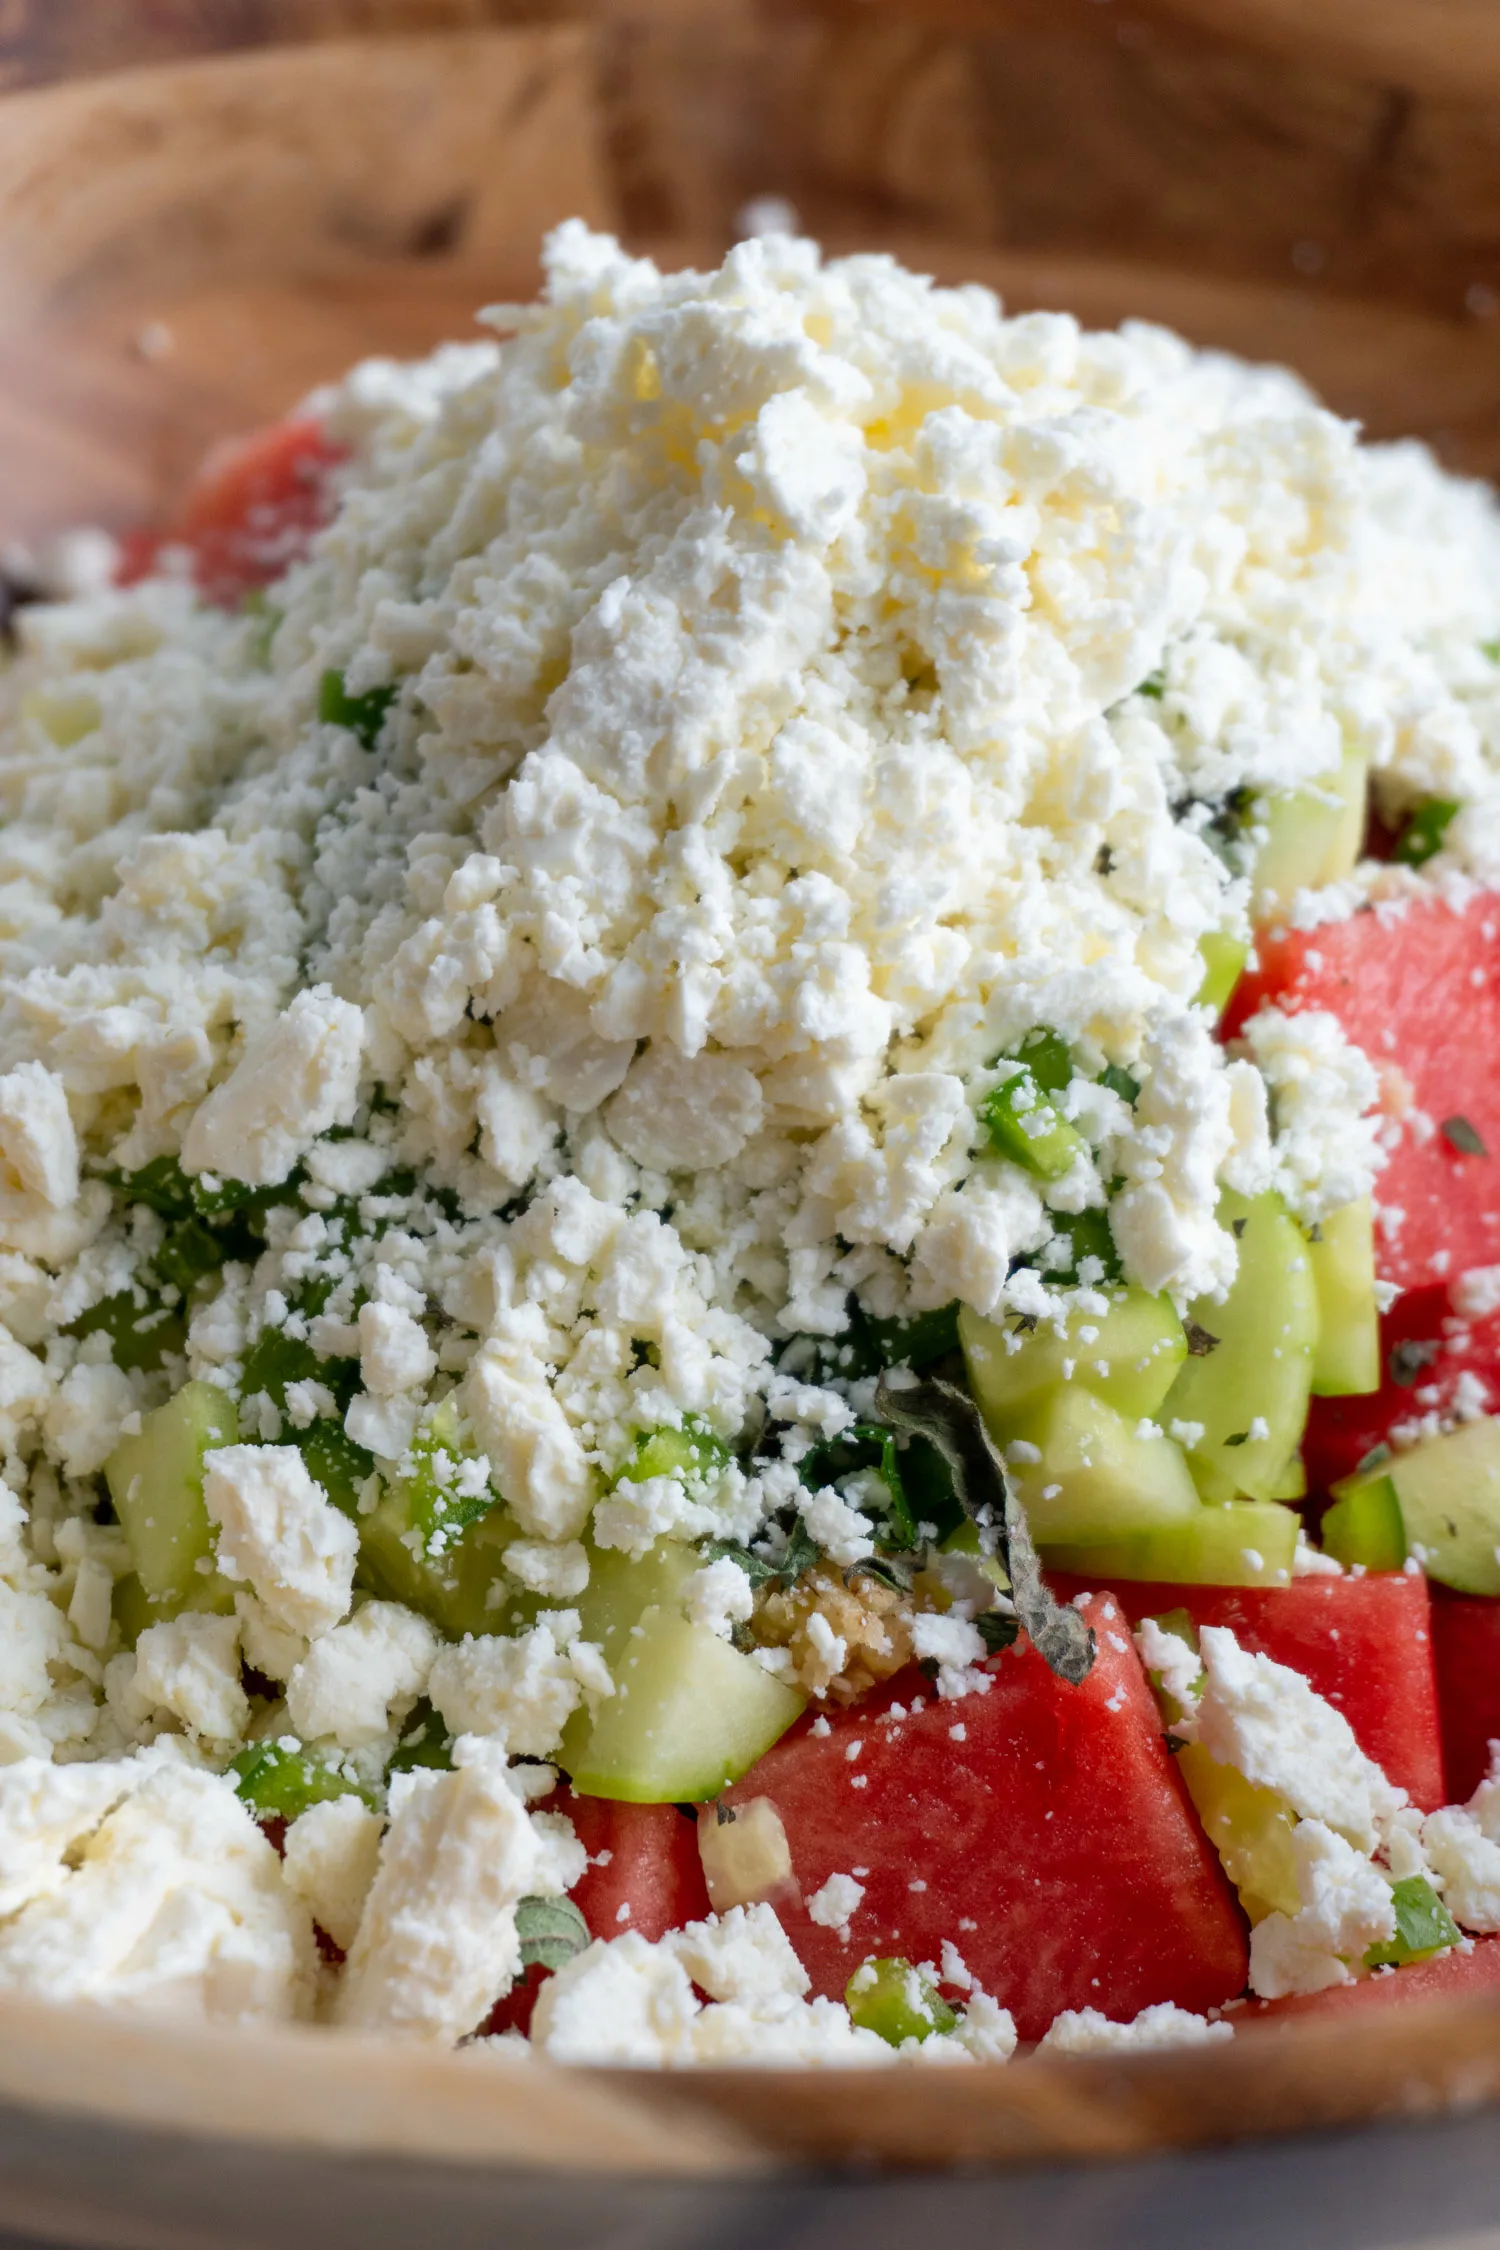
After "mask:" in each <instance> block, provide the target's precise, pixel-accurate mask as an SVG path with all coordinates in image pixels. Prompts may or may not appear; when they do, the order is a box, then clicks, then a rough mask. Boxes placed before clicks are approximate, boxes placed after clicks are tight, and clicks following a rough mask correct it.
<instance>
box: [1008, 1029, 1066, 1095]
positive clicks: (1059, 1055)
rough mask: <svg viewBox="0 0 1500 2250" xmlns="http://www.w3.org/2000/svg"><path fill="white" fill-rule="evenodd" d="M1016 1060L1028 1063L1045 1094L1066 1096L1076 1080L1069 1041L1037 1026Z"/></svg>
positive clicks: (1026, 1038)
mask: <svg viewBox="0 0 1500 2250" xmlns="http://www.w3.org/2000/svg"><path fill="white" fill-rule="evenodd" d="M1014 1060H1015V1061H1016V1062H1018V1063H1024V1064H1025V1066H1026V1068H1027V1069H1028V1070H1029V1071H1030V1072H1031V1075H1032V1077H1033V1078H1034V1079H1035V1080H1036V1082H1037V1084H1038V1085H1039V1086H1040V1087H1041V1089H1042V1092H1043V1093H1044V1094H1063V1093H1066V1092H1067V1090H1068V1087H1069V1086H1070V1085H1071V1084H1072V1080H1073V1052H1072V1049H1071V1048H1070V1047H1069V1045H1068V1042H1067V1040H1066V1039H1064V1038H1062V1037H1061V1035H1060V1034H1059V1033H1058V1032H1055V1031H1050V1030H1049V1029H1048V1028H1047V1026H1046V1025H1045V1024H1037V1025H1036V1026H1035V1027H1034V1028H1033V1029H1032V1030H1031V1031H1028V1032H1027V1033H1026V1035H1025V1037H1024V1038H1023V1039H1022V1041H1021V1043H1020V1045H1019V1046H1018V1047H1017V1048H1016V1050H1015V1055H1014Z"/></svg>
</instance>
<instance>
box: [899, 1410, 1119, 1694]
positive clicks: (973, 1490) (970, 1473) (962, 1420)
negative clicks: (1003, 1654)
mask: <svg viewBox="0 0 1500 2250" xmlns="http://www.w3.org/2000/svg"><path fill="white" fill-rule="evenodd" d="M875 1410H876V1412H877V1413H878V1414H880V1415H882V1416H883V1417H884V1418H885V1420H886V1421H888V1422H892V1423H894V1424H895V1426H896V1427H897V1428H898V1429H904V1430H907V1431H909V1432H910V1433H911V1434H912V1435H913V1436H915V1437H925V1438H928V1439H930V1440H931V1442H932V1444H934V1445H935V1446H936V1447H937V1449H938V1451H939V1453H941V1454H942V1456H943V1458H944V1460H945V1461H946V1462H947V1464H948V1467H949V1469H950V1470H951V1471H952V1474H953V1488H954V1491H955V1492H956V1493H957V1495H958V1497H959V1499H960V1501H961V1502H962V1503H963V1506H964V1509H965V1511H966V1512H967V1513H968V1515H969V1516H970V1517H971V1518H972V1519H973V1521H974V1522H976V1523H978V1524H980V1525H981V1527H986V1526H987V1527H989V1528H991V1529H992V1530H993V1532H994V1534H995V1535H996V1544H997V1546H998V1548H999V1549H1000V1553H999V1560H1000V1562H1001V1563H1002V1564H1003V1566H1004V1568H1005V1572H1006V1575H1007V1577H1008V1578H1009V1580H1010V1585H1011V1599H1012V1600H1013V1602H1014V1604H1015V1610H1016V1616H1017V1618H1018V1619H1019V1621H1020V1623H1021V1624H1022V1625H1023V1626H1024V1627H1025V1629H1026V1631H1027V1633H1028V1634H1029V1636H1030V1638H1031V1640H1032V1642H1033V1643H1034V1644H1035V1647H1036V1649H1037V1652H1038V1654H1039V1655H1040V1656H1041V1657H1042V1658H1043V1659H1044V1661H1045V1662H1046V1663H1047V1664H1048V1665H1049V1666H1050V1667H1051V1669H1052V1670H1053V1671H1054V1672H1055V1673H1056V1674H1057V1676H1058V1678H1059V1679H1063V1680H1068V1681H1071V1682H1073V1683H1075V1684H1076V1683H1077V1682H1078V1681H1079V1680H1082V1679H1084V1678H1085V1677H1086V1676H1087V1674H1088V1672H1089V1670H1090V1668H1091V1667H1092V1665H1093V1661H1094V1636H1093V1633H1092V1632H1091V1630H1090V1629H1089V1627H1088V1626H1087V1625H1086V1624H1085V1623H1084V1621H1083V1619H1082V1618H1081V1617H1080V1616H1079V1614H1078V1612H1077V1610H1076V1609H1062V1608H1060V1607H1059V1606H1058V1604H1057V1603H1056V1602H1055V1601H1054V1600H1053V1598H1052V1595H1051V1593H1050V1592H1049V1591H1048V1589H1047V1586H1046V1583H1045V1581H1044V1580H1043V1577H1042V1568H1041V1564H1040V1563H1039V1562H1038V1560H1037V1553H1036V1549H1035V1547H1034V1546H1033V1545H1032V1543H1031V1533H1030V1531H1029V1530H1028V1529H1027V1524H1026V1515H1025V1511H1024V1510H1023V1508H1022V1506H1021V1503H1020V1501H1019V1500H1018V1499H1017V1498H1016V1496H1015V1494H1014V1493H1013V1492H1012V1490H1011V1488H1010V1480H1009V1478H1008V1477H1007V1476H1006V1473H1005V1464H1004V1462H1003V1461H1002V1460H1001V1458H1000V1455H999V1452H998V1451H997V1450H996V1447H995V1444H994V1441H993V1440H992V1439H991V1437H990V1434H989V1431H988V1430H987V1429H986V1428H985V1426H984V1420H983V1417H982V1416H981V1414H980V1412H979V1409H978V1407H977V1406H976V1405H975V1404H974V1401H973V1399H971V1398H970V1397H969V1395H968V1393H967V1391H961V1390H960V1389H959V1388H958V1386H957V1384H955V1383H945V1382H943V1381H941V1380H940V1379H934V1380H933V1381H931V1382H927V1383H917V1384H914V1385H912V1386H911V1388H910V1389H905V1390H899V1391H893V1390H892V1389H891V1388H890V1386H889V1385H888V1384H887V1383H886V1382H884V1381H883V1380H882V1382H881V1384H880V1387H879V1389H878V1390H877V1391H876V1393H875Z"/></svg>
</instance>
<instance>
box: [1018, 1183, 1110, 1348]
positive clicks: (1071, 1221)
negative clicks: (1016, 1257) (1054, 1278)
mask: <svg viewBox="0 0 1500 2250" xmlns="http://www.w3.org/2000/svg"><path fill="white" fill-rule="evenodd" d="M1048 1216H1049V1218H1050V1219H1051V1221H1052V1241H1051V1243H1050V1244H1049V1245H1048V1247H1047V1251H1046V1263H1045V1265H1044V1266H1043V1269H1042V1270H1043V1272H1045V1273H1070V1274H1076V1273H1077V1271H1078V1269H1079V1267H1080V1266H1081V1265H1082V1264H1083V1261H1084V1259H1085V1258H1096V1259H1097V1260H1098V1262H1099V1265H1100V1268H1101V1271H1100V1273H1099V1275H1098V1277H1097V1278H1098V1279H1099V1280H1101V1281H1118V1280H1119V1278H1120V1253H1119V1251H1118V1250H1117V1249H1116V1248H1115V1238H1114V1234H1113V1232H1112V1231H1111V1228H1110V1224H1109V1212H1108V1211H1107V1210H1105V1209H1102V1208H1101V1207H1100V1206H1099V1205H1098V1204H1095V1205H1094V1206H1093V1208H1092V1209H1090V1210H1087V1211H1052V1212H1049V1213H1048ZM1035 1325H1036V1323H1035V1321H1034V1320H1033V1321H1032V1326H1033V1327H1035Z"/></svg>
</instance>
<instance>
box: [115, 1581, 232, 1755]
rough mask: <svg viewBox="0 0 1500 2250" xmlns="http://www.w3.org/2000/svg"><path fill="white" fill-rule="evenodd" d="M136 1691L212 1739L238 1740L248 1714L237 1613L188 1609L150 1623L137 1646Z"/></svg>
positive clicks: (194, 1730)
mask: <svg viewBox="0 0 1500 2250" xmlns="http://www.w3.org/2000/svg"><path fill="white" fill-rule="evenodd" d="M134 1688H135V1693H136V1694H137V1695H138V1696H139V1697H141V1699H142V1700H143V1701H144V1702H146V1703H148V1704H152V1705H155V1706H156V1707H157V1708H158V1709H160V1710H164V1711H170V1712H171V1714H172V1716H173V1717H174V1718H176V1719H180V1720H181V1721H182V1723H183V1725H184V1726H185V1727H187V1728H188V1730H189V1731H190V1732H191V1733H193V1734H197V1735H201V1736H203V1737H204V1739H205V1740H206V1741H209V1742H221V1743H222V1742H238V1741H239V1739H240V1737H241V1736H242V1735H243V1733H244V1731H245V1727H246V1724H247V1722H248V1720H249V1717H250V1702H249V1698H248V1697H247V1696H246V1694H245V1691H244V1688H243V1687H242V1686H241V1684H240V1627H239V1619H238V1618H236V1617H204V1616H197V1615H195V1614H194V1612H193V1611H191V1610H188V1611H185V1612H184V1613H183V1615H182V1616H181V1617H174V1618H172V1619H170V1620H169V1621H168V1622H167V1623H165V1624H161V1625H148V1626H147V1627H146V1629H145V1631H144V1632H143V1633H142V1634H141V1635H140V1638H139V1639H138V1640H137V1642H136V1644H135V1677H134Z"/></svg>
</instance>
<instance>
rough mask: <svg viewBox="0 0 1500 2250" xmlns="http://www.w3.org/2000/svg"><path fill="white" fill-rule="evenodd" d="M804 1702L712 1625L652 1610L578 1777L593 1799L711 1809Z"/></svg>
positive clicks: (636, 1631)
mask: <svg viewBox="0 0 1500 2250" xmlns="http://www.w3.org/2000/svg"><path fill="white" fill-rule="evenodd" d="M805 1701H806V1699H805V1697H803V1696H801V1695H799V1694H798V1693H797V1691H796V1690H795V1689H794V1688H790V1687H788V1686H787V1685H786V1684H785V1682H784V1681H782V1680H778V1679H773V1678H772V1676H771V1674H770V1673H769V1672H766V1671H763V1670H762V1668H761V1666H760V1665H759V1664H757V1663H756V1661H755V1659H754V1658H753V1657H750V1656H742V1655H741V1654H740V1652H739V1650H738V1649H737V1648H734V1647H732V1646H731V1644H730V1643H729V1642H728V1641H721V1640H720V1639H719V1637H718V1635H717V1634H716V1633H711V1632H710V1631H709V1630H708V1628H707V1626H706V1625H694V1624H691V1623H690V1622H689V1621H688V1619H687V1618H685V1617H683V1616H682V1615H681V1613H680V1612H679V1611H678V1610H677V1609H675V1608H674V1607H670V1606H662V1607H660V1608H656V1609H648V1610H647V1612H646V1614H645V1616H644V1617H642V1618H641V1620H640V1622H639V1624H638V1625H636V1626H635V1627H634V1628H633V1629H632V1631H631V1633H630V1636H629V1639H628V1644H627V1646H626V1648H625V1650H624V1652H623V1654H622V1655H621V1657H620V1660H619V1663H618V1664H617V1666H616V1668H615V1692H614V1694H613V1695H612V1696H610V1697H609V1698H608V1700H607V1701H605V1702H603V1703H601V1704H600V1706H599V1713H598V1717H597V1718H596V1720H595V1722H594V1725H593V1728H592V1730H591V1732H590V1734H589V1739H588V1742H587V1744H586V1745H585V1747H584V1750H583V1752H582V1755H581V1756H580V1757H579V1759H578V1761H577V1764H576V1766H575V1767H574V1770H573V1777H572V1778H573V1787H574V1788H575V1789H576V1790H577V1791H578V1793H579V1795H580V1796H584V1797H613V1798H617V1799H621V1800H623V1801H625V1802H626V1803H629V1804H637V1805H657V1804H702V1803H704V1802H705V1801H706V1800H707V1799H708V1798H710V1797H717V1796H718V1795H719V1794H720V1793H721V1791H723V1790H725V1789H727V1788H728V1787H729V1784H730V1783H731V1782H732V1781H737V1780H738V1779H739V1777H740V1775H741V1774H743V1773H747V1772H748V1771H749V1769H750V1768H751V1766H753V1765H754V1763H755V1761H756V1759H757V1758H759V1757H760V1756H761V1755H762V1754H763V1753H764V1752H765V1751H767V1750H769V1749H770V1747H771V1745H772V1743H773V1742H775V1741H777V1740H779V1738H780V1737H781V1736H782V1735H784V1734H785V1733H786V1730H787V1728H788V1727H789V1726H790V1725H791V1724H792V1722H793V1720H794V1719H796V1718H797V1717H799V1716H800V1714H801V1712H802V1710H803V1708H804V1705H805Z"/></svg>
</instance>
